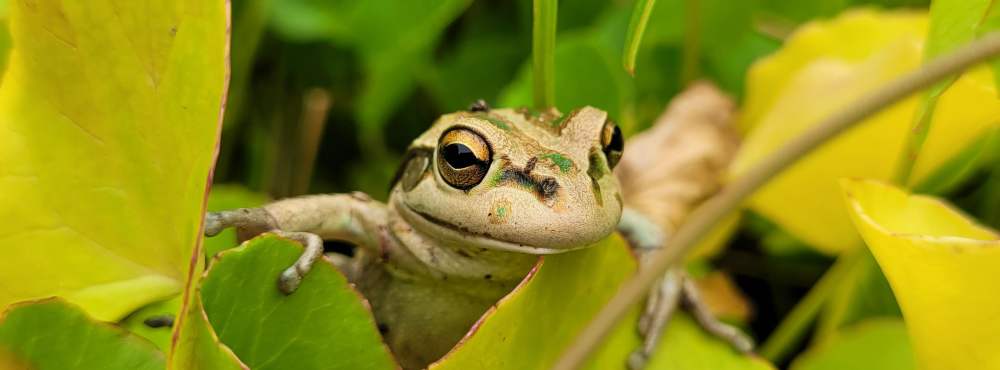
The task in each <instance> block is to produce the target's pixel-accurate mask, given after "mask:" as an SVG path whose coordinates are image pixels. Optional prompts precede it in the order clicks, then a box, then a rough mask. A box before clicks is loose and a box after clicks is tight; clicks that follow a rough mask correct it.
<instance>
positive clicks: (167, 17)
mask: <svg viewBox="0 0 1000 370" xmlns="http://www.w3.org/2000/svg"><path fill="white" fill-rule="evenodd" d="M10 6H11V9H10V13H11V18H10V19H11V24H10V30H11V35H12V38H13V41H14V44H15V45H16V48H15V50H13V51H12V53H11V56H10V60H9V63H8V67H7V71H6V74H5V77H4V82H3V86H2V88H0V219H2V220H5V221H4V222H3V224H2V225H0V253H2V254H3V256H4V258H2V259H0V306H6V305H7V304H10V303H11V302H15V301H19V300H24V299H31V298H37V297H44V296H51V295H59V296H63V297H65V298H66V299H67V300H69V301H70V302H72V303H75V304H77V305H80V306H81V307H82V308H83V309H84V310H85V311H87V312H88V313H89V314H91V315H92V316H94V317H95V318H97V319H101V320H116V319H119V318H121V317H122V316H123V315H124V314H126V313H128V312H131V311H133V310H135V309H136V308H138V307H141V306H143V305H145V304H146V303H149V302H152V301H156V300H160V299H163V298H165V297H169V296H171V295H174V294H176V293H177V292H179V291H180V290H181V285H182V281H183V280H184V278H185V276H186V274H187V271H188V264H189V261H190V260H191V250H192V248H193V246H194V245H195V243H196V242H197V241H198V239H199V238H200V235H199V224H200V218H201V216H202V212H203V208H202V203H203V202H204V195H205V189H206V183H207V180H208V178H209V173H210V170H211V168H212V159H213V158H212V157H213V155H212V153H213V151H215V148H216V146H217V143H218V130H219V125H220V118H221V108H222V101H223V93H224V90H225V85H226V75H227V64H226V57H227V42H228V36H227V31H226V30H227V18H226V2H225V1H222V0H216V1H202V0H184V1H167V0H160V1H149V2H133V1H120V0H119V1H112V0H103V1H97V0H95V1H86V2H73V1H70V2H63V1H56V0H38V1H31V2H25V1H15V2H11V3H10Z"/></svg>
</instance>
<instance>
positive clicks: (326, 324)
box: [201, 236, 397, 370]
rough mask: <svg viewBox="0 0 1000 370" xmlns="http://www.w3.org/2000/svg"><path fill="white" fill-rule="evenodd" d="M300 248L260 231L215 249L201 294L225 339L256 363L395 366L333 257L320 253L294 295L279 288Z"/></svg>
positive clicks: (301, 368)
mask: <svg viewBox="0 0 1000 370" xmlns="http://www.w3.org/2000/svg"><path fill="white" fill-rule="evenodd" d="M301 253H302V247H301V246H299V245H298V244H296V243H294V242H292V241H290V240H286V239H282V238H278V237H275V236H262V237H257V238H255V239H253V240H251V241H249V242H247V243H246V244H244V245H243V246H241V247H240V248H237V249H232V250H229V251H226V252H224V253H222V254H220V255H219V256H217V260H216V261H215V262H213V263H212V266H211V268H209V270H208V272H207V273H206V276H205V279H204V281H203V282H202V286H201V297H202V299H203V302H204V307H205V313H206V314H207V316H208V320H209V322H210V323H211V324H212V327H213V328H215V331H216V333H218V335H219V338H220V339H221V340H222V342H223V343H225V344H226V345H227V346H228V347H229V348H232V350H233V352H235V353H236V354H237V356H239V358H240V359H241V360H242V361H243V362H244V363H246V364H247V365H249V366H250V367H251V368H253V369H255V370H265V369H298V370H309V369H394V368H396V366H397V365H396V364H395V363H394V361H393V359H392V357H391V355H390V354H389V352H388V349H387V348H386V347H385V345H384V344H382V342H381V337H380V336H379V333H378V329H377V328H376V327H375V321H374V319H373V318H372V316H371V313H370V312H369V311H368V308H367V307H366V305H365V304H364V302H363V301H362V299H361V296H360V295H359V294H358V293H357V292H356V291H354V290H353V289H352V288H351V286H350V284H348V282H347V279H346V278H344V276H343V275H341V274H340V273H339V272H338V271H337V270H336V269H335V268H334V267H333V265H332V264H330V263H328V262H326V261H325V260H320V261H318V262H317V263H316V265H315V266H313V269H312V271H310V272H309V273H308V274H307V275H306V276H305V278H304V279H303V280H302V285H301V286H299V288H298V290H296V291H295V292H294V293H292V294H291V295H288V296H286V295H284V294H282V293H281V292H280V291H279V290H278V288H277V280H278V276H279V275H280V274H281V271H282V270H284V269H285V268H286V267H288V266H291V264H292V263H294V262H295V260H296V259H297V258H298V257H299V255H300V254H301Z"/></svg>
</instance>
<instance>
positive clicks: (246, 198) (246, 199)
mask: <svg viewBox="0 0 1000 370" xmlns="http://www.w3.org/2000/svg"><path fill="white" fill-rule="evenodd" d="M268 200H269V199H268V196H267V195H265V194H261V193H257V192H254V191H251V190H250V189H247V188H245V187H243V186H241V185H234V184H222V185H212V190H211V191H210V192H209V194H208V211H209V212H215V211H223V210H230V209H236V208H250V207H258V206H262V205H264V203H267V201H268ZM239 244H240V243H239V242H238V241H237V240H236V230H233V229H231V228H230V229H226V230H223V231H222V232H221V233H219V234H218V235H216V236H213V237H211V238H205V239H204V248H205V256H206V257H208V258H211V257H212V256H214V255H216V254H217V253H219V252H221V251H223V250H226V249H229V248H233V247H235V246H237V245H239Z"/></svg>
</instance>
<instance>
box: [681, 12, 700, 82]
mask: <svg viewBox="0 0 1000 370" xmlns="http://www.w3.org/2000/svg"><path fill="white" fill-rule="evenodd" d="M681 52H682V53H683V54H682V56H681V58H682V59H681V86H687V85H688V84H690V83H691V81H694V80H695V79H697V78H698V76H699V75H700V74H701V72H700V71H699V66H701V63H699V62H698V61H699V59H700V58H701V0H685V1H684V46H683V49H682V51H681Z"/></svg>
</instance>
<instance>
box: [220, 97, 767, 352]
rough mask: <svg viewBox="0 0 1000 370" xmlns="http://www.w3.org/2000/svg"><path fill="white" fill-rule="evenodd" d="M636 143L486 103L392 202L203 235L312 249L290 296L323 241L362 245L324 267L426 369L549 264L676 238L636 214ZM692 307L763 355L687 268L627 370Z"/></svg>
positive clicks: (283, 210) (337, 199) (588, 117)
mask: <svg viewBox="0 0 1000 370" xmlns="http://www.w3.org/2000/svg"><path fill="white" fill-rule="evenodd" d="M624 144H625V141H624V138H623V136H622V131H621V129H620V128H619V126H618V125H617V124H615V122H614V121H613V120H611V119H610V118H609V116H608V113H607V112H605V111H603V110H601V109H598V108H594V107H591V106H585V107H581V108H578V109H575V110H573V111H571V112H570V113H568V114H562V113H560V112H559V111H558V110H557V109H555V108H550V109H547V110H545V111H542V112H536V111H532V110H530V109H526V108H503V109H494V108H491V107H490V106H489V105H488V104H486V103H485V102H483V101H477V102H476V103H474V104H472V105H471V106H470V107H469V108H468V109H466V110H464V111H458V112H454V113H449V114H445V115H443V116H441V117H440V118H438V119H437V120H436V121H435V122H434V123H433V124H432V125H431V126H430V127H429V128H428V129H427V130H426V131H425V132H423V133H422V134H421V135H420V136H418V137H417V138H416V139H415V140H414V141H413V142H412V143H411V144H410V145H409V147H408V149H407V150H406V152H405V154H404V155H403V157H402V158H403V160H402V161H401V165H400V167H399V170H398V171H397V173H396V176H395V178H394V180H393V181H392V185H391V190H390V193H389V196H388V201H387V202H385V203H382V202H379V201H376V200H374V199H373V198H371V197H370V196H368V195H366V194H364V193H360V192H353V193H346V194H321V195H307V196H301V197H294V198H289V199H283V200H279V201H276V202H273V203H270V204H267V205H265V206H263V207H257V208H241V209H234V210H227V211H221V212H209V213H208V214H207V215H206V221H205V234H206V235H209V236H211V235H215V234H218V233H219V232H221V231H222V230H223V229H226V228H229V227H235V228H236V229H237V231H238V234H239V235H240V239H243V240H245V239H248V238H250V237H252V236H254V235H259V234H261V233H265V232H270V233H274V234H277V235H278V236H281V237H285V238H288V239H291V240H294V241H298V242H300V243H301V244H302V245H303V246H304V252H303V253H302V255H301V256H300V257H299V259H298V260H297V261H296V262H295V263H294V264H293V265H292V266H290V267H288V268H287V269H285V270H284V271H283V272H282V273H281V275H280V276H279V277H278V278H277V285H278V289H280V290H281V291H282V292H283V293H285V294H294V291H295V290H296V289H297V287H298V285H299V284H300V283H301V281H302V278H303V276H305V275H306V274H307V273H308V272H309V271H310V269H311V268H312V266H313V265H314V264H315V263H316V262H317V261H319V260H321V259H323V257H324V249H323V248H324V247H323V241H324V240H337V241H343V242H347V243H350V244H353V245H354V246H355V247H356V251H355V253H354V255H353V256H351V257H347V256H346V255H342V254H334V253H329V254H326V256H325V259H326V260H328V261H330V262H332V263H334V264H335V265H336V266H337V267H338V268H339V269H340V271H341V272H343V273H344V275H346V276H347V278H348V279H349V280H350V281H351V282H352V283H353V284H354V285H355V287H356V288H357V289H358V290H359V291H360V293H361V294H362V295H363V296H364V297H365V298H366V299H367V300H368V302H369V304H370V306H371V308H372V313H373V316H374V318H375V321H376V323H377V326H378V328H379V330H380V332H381V333H382V336H383V338H384V340H385V342H386V344H387V345H388V347H389V348H390V350H391V352H392V353H393V354H394V355H395V357H396V359H397V361H398V362H399V364H400V365H401V366H402V368H404V369H419V368H424V367H426V366H427V365H428V364H430V363H432V362H433V361H435V360H437V359H439V358H441V357H442V356H443V355H445V354H446V353H447V352H448V351H449V350H451V349H452V347H454V346H455V345H456V343H458V342H459V340H461V339H462V338H463V337H464V336H465V335H466V333H467V332H468V331H469V329H470V328H471V327H472V326H473V324H474V323H475V322H476V321H477V320H478V319H479V318H480V317H481V316H482V315H483V314H484V313H485V312H486V311H487V310H489V309H490V307H492V306H493V305H495V304H496V303H497V301H499V300H500V299H501V298H502V297H503V296H504V295H506V294H507V293H509V292H510V291H512V290H513V289H514V288H515V287H516V286H517V285H518V283H519V282H520V281H521V280H522V279H523V278H524V277H525V276H526V275H527V274H528V273H529V271H530V270H531V269H532V267H533V266H534V265H535V264H536V262H537V259H538V256H540V255H549V254H557V253H564V252H569V251H573V250H578V249H581V248H586V247H588V246H591V245H594V244H595V243H597V242H599V241H601V240H602V239H604V238H606V237H608V236H609V235H611V234H613V233H615V232H619V233H621V234H622V235H623V236H624V237H625V239H626V240H627V241H628V243H629V244H630V245H631V246H632V248H634V249H636V250H639V251H650V250H655V249H656V248H658V247H660V245H661V244H662V243H663V241H664V239H665V236H664V235H663V234H664V233H663V232H662V230H659V229H658V227H657V226H656V225H655V224H654V223H652V222H650V221H649V220H648V219H646V218H644V217H643V216H642V215H641V214H639V213H637V212H634V211H632V210H630V209H628V208H625V207H624V204H625V203H624V201H623V199H622V192H621V190H620V187H619V183H618V180H617V178H616V177H615V176H614V174H613V173H612V170H613V169H614V167H615V165H616V164H617V163H618V162H619V160H620V159H621V158H622V155H623V153H624ZM641 254H644V253H640V255H641ZM683 303H687V304H686V306H687V307H689V308H691V309H692V311H694V314H693V317H694V318H696V320H697V321H698V322H699V323H700V324H701V326H702V327H704V328H705V329H706V330H708V331H709V332H711V333H713V334H715V335H718V336H719V337H722V338H724V339H726V340H727V341H729V342H731V343H733V345H734V346H735V347H737V348H738V349H741V350H745V351H748V350H749V348H750V347H751V346H752V344H750V343H751V342H749V339H747V338H746V337H745V336H744V335H742V332H740V331H739V330H737V329H735V328H733V327H730V326H728V325H726V324H723V323H721V322H720V321H718V320H716V319H715V318H714V317H713V316H712V315H711V314H710V313H709V311H708V309H707V307H706V306H705V305H704V303H703V302H702V301H701V300H700V299H699V298H698V294H697V290H696V288H695V287H694V285H693V284H691V282H690V279H686V278H685V276H684V274H683V272H681V271H679V270H676V269H675V270H672V271H670V272H668V273H667V274H666V275H664V277H663V278H662V279H661V281H660V282H659V283H658V284H657V286H656V287H654V288H653V289H652V290H651V292H650V297H649V299H648V300H647V303H646V309H645V311H644V314H643V315H642V320H640V323H639V332H640V334H641V335H642V336H643V338H644V342H643V345H642V346H641V347H640V348H637V349H636V351H635V352H634V353H633V354H632V356H630V358H629V360H628V361H627V362H628V364H627V366H628V367H630V368H633V369H637V368H642V367H643V366H644V364H645V363H646V360H648V358H649V356H650V355H651V354H652V351H653V350H654V349H655V347H656V344H657V343H658V341H659V333H660V332H662V329H663V327H664V325H665V324H666V321H667V318H669V317H670V314H671V313H672V312H673V311H674V310H675V308H676V307H678V306H680V305H681V304H683ZM625 366H626V364H623V367H625Z"/></svg>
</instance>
